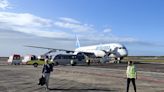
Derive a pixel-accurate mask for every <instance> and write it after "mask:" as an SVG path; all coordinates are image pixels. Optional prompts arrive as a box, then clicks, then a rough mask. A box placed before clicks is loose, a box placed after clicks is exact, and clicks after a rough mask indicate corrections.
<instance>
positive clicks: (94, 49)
mask: <svg viewBox="0 0 164 92" xmlns="http://www.w3.org/2000/svg"><path fill="white" fill-rule="evenodd" d="M26 47H32V48H42V49H48V50H49V51H48V52H47V53H45V54H44V55H47V54H49V53H52V52H56V51H64V52H66V53H73V55H78V54H81V53H82V54H84V55H87V56H88V55H92V56H93V55H94V56H95V57H96V58H104V57H108V58H114V59H115V60H116V61H117V62H118V63H119V62H120V61H121V60H122V59H123V58H124V57H126V56H127V55H128V50H127V49H126V47H125V46H124V45H123V44H120V43H109V44H99V45H91V46H82V47H81V46H80V42H79V39H78V37H77V36H76V49H75V50H74V51H73V50H66V49H55V48H47V47H39V46H26Z"/></svg>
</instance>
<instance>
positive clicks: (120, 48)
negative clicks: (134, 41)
mask: <svg viewBox="0 0 164 92" xmlns="http://www.w3.org/2000/svg"><path fill="white" fill-rule="evenodd" d="M118 49H126V48H125V47H119V48H118Z"/></svg>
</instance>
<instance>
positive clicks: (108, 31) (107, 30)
mask: <svg viewBox="0 0 164 92" xmlns="http://www.w3.org/2000/svg"><path fill="white" fill-rule="evenodd" d="M103 32H104V33H110V32H112V29H111V28H106V29H104V31H103Z"/></svg>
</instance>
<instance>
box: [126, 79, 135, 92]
mask: <svg viewBox="0 0 164 92" xmlns="http://www.w3.org/2000/svg"><path fill="white" fill-rule="evenodd" d="M130 81H132V83H133V87H134V91H135V92H137V91H136V84H135V78H127V88H126V92H129V85H130Z"/></svg>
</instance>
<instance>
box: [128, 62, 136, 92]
mask: <svg viewBox="0 0 164 92" xmlns="http://www.w3.org/2000/svg"><path fill="white" fill-rule="evenodd" d="M126 75H127V88H126V92H129V85H130V81H132V84H133V87H134V91H135V92H137V90H136V84H135V79H137V71H136V67H135V65H134V64H133V62H132V61H129V62H128V66H127V70H126Z"/></svg>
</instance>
